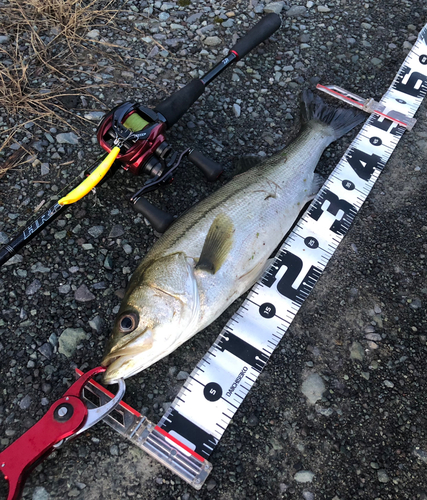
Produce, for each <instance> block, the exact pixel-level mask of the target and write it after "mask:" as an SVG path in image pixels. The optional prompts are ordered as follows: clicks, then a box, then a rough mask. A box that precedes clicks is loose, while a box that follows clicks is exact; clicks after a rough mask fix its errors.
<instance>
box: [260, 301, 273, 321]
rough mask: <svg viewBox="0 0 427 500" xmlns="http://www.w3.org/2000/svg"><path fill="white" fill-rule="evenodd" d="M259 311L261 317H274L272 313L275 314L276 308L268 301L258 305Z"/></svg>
mask: <svg viewBox="0 0 427 500" xmlns="http://www.w3.org/2000/svg"><path fill="white" fill-rule="evenodd" d="M259 313H260V314H261V316H262V317H263V318H266V319H270V318H274V315H275V314H276V308H275V307H274V305H273V304H270V302H265V303H264V304H261V305H260V306H259Z"/></svg>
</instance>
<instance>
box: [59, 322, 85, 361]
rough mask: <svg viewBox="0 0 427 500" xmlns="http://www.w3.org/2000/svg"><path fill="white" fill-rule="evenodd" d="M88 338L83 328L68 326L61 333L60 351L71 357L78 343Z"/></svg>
mask: <svg viewBox="0 0 427 500" xmlns="http://www.w3.org/2000/svg"><path fill="white" fill-rule="evenodd" d="M85 338H86V332H85V331H84V330H83V328H66V329H65V330H64V331H63V332H62V333H61V335H60V337H59V339H58V341H59V346H58V352H60V353H61V354H64V356H67V358H71V356H72V355H73V354H74V352H75V350H76V349H77V346H78V344H79V343H80V342H81V341H82V340H84V339H85Z"/></svg>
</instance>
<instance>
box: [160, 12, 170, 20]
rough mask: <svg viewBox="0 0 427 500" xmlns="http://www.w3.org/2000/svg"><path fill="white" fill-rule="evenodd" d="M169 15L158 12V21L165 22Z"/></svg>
mask: <svg viewBox="0 0 427 500" xmlns="http://www.w3.org/2000/svg"><path fill="white" fill-rule="evenodd" d="M170 16H171V15H170V14H168V13H167V12H160V14H159V21H166V20H167V19H169V18H170Z"/></svg>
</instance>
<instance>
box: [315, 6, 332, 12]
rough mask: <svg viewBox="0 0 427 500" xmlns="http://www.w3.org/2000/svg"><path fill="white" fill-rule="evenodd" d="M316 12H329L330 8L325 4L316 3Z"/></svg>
mask: <svg viewBox="0 0 427 500" xmlns="http://www.w3.org/2000/svg"><path fill="white" fill-rule="evenodd" d="M317 12H323V13H326V12H331V9H330V8H329V7H328V6H326V5H318V6H317Z"/></svg>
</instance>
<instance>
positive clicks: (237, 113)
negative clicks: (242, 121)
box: [233, 104, 241, 118]
mask: <svg viewBox="0 0 427 500" xmlns="http://www.w3.org/2000/svg"><path fill="white" fill-rule="evenodd" d="M233 113H234V116H235V117H236V118H239V116H240V114H241V107H240V106H239V105H238V104H233Z"/></svg>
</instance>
